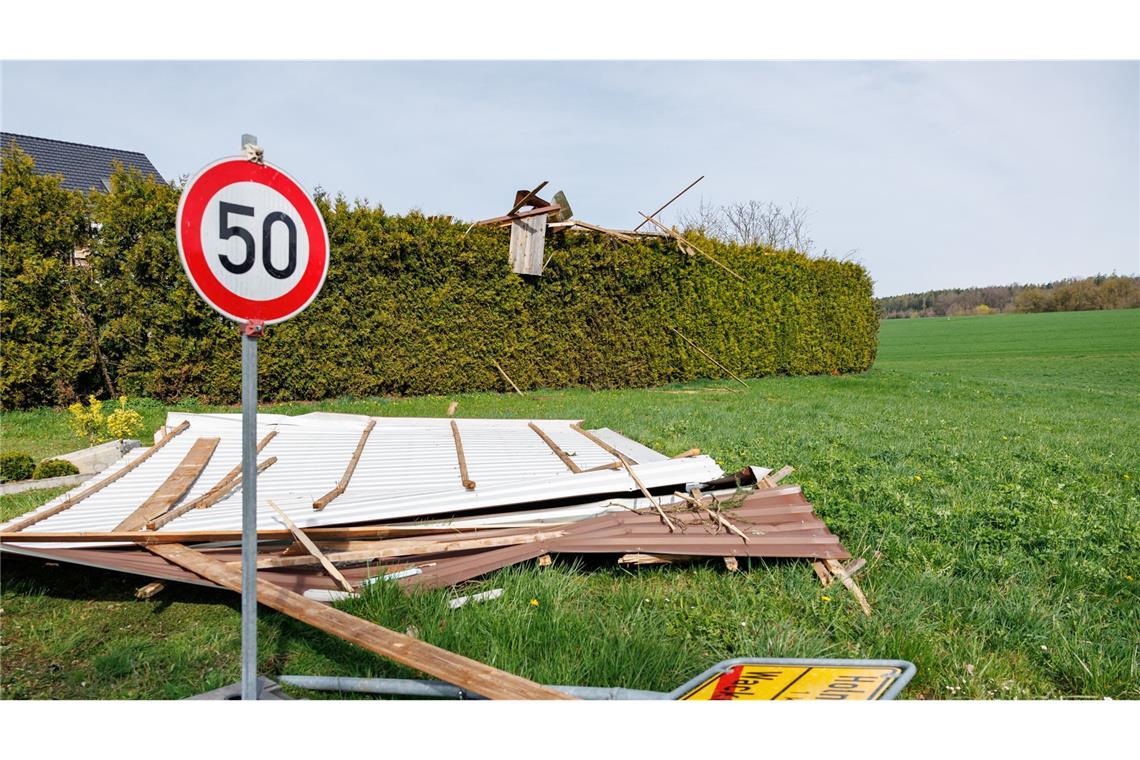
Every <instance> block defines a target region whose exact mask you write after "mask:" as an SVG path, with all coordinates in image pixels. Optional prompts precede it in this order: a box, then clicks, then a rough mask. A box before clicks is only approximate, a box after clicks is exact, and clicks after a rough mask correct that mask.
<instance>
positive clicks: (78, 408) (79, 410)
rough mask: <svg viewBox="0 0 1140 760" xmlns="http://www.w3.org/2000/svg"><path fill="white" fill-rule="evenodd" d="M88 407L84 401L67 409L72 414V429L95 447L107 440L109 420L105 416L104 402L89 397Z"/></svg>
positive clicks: (77, 402)
mask: <svg viewBox="0 0 1140 760" xmlns="http://www.w3.org/2000/svg"><path fill="white" fill-rule="evenodd" d="M87 401H88V402H89V405H88V406H84V405H83V402H82V401H76V402H75V403H74V404H72V405H71V406H69V407H67V411H68V413H69V414H71V420H70V422H71V429H72V431H73V432H74V433H75V434H76V435H77V436H79V437H80V438H86V439H87V442H88V443H89V444H91V445H92V446H94V445H95V444H97V443H99V442H100V441H105V440H107V437H106V432H105V431H106V428H107V419H106V418H105V417H104V416H103V402H102V401H100V400H99V399H97V398H95V397H94V396H88V397H87Z"/></svg>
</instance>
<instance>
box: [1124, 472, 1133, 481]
mask: <svg viewBox="0 0 1140 760" xmlns="http://www.w3.org/2000/svg"><path fill="white" fill-rule="evenodd" d="M1124 479H1125V480H1132V476H1131V475H1129V474H1128V473H1127V472H1126V473H1124Z"/></svg>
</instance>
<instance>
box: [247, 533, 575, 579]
mask: <svg viewBox="0 0 1140 760" xmlns="http://www.w3.org/2000/svg"><path fill="white" fill-rule="evenodd" d="M564 533H565V531H562V530H553V531H545V532H542V533H520V534H515V535H509V536H491V537H488V538H461V539H452V540H443V541H441V540H418V541H417V540H402V539H399V540H391V541H379V542H377V543H378V544H380V546H376V547H372V548H368V549H359V550H356V551H347V552H330V553H329V554H326V555H324V556H325V558H326V559H328V561H329V562H367V561H369V560H374V559H384V558H386V557H414V556H418V555H421V554H443V553H446V552H458V551H470V550H473V549H497V548H500V547H503V546H519V545H521V544H532V543H536V542H538V541H549V540H551V539H554V538H560V537H562V535H564ZM234 564H235V565H240V564H241V563H240V562H235V563H234ZM315 564H318V560H317V559H316V558H315V557H306V556H291V557H283V556H281V555H276V556H269V557H261V558H259V559H258V560H257V569H258V570H269V569H274V568H282V567H304V566H306V565H315Z"/></svg>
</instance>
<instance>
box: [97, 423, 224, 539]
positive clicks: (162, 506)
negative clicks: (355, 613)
mask: <svg viewBox="0 0 1140 760" xmlns="http://www.w3.org/2000/svg"><path fill="white" fill-rule="evenodd" d="M220 440H221V438H199V439H198V440H196V441H194V445H193V446H191V447H190V451H188V452H186V456H184V457H183V458H182V461H181V462H179V463H178V466H177V467H175V468H174V471H173V472H172V473H170V475H169V477H167V478H166V480H164V481H162V485H160V486H159V487H158V488H156V489H155V490H154V493H152V494H151V495H150V496H149V497H147V500H146V501H144V502H143V503H142V504H141V505H140V506H139V508H138V509H136V510H135V511H134V512H131V513H130V514H129V515H127V517H126V518H124V519H123V521H122V522H120V523H119V524H118V525H116V526H115V528H114V530H115V531H122V530H131V531H134V530H142V528H144V527H145V526H146V521H147V519H148V518H149V517H150V516H151V515H153V514H154V513H156V512H164V511H166V510H167V509H169V508H170V507H172V506H174V505H175V504H177V503H178V500H179V499H181V498H182V497H183V496H185V495H186V493H187V492H188V491H189V490H190V488H191V487H192V486H193V485H194V483H196V482H197V481H198V477H199V476H200V475H201V474H202V470H204V469H206V465H208V464H209V463H210V457H212V456H214V449H216V448H217V447H218V442H219V441H220Z"/></svg>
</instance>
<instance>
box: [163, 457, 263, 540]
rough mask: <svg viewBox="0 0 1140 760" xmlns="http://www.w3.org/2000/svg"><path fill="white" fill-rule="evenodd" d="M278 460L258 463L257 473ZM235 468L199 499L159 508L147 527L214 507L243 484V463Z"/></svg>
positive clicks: (164, 523)
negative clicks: (167, 507)
mask: <svg viewBox="0 0 1140 760" xmlns="http://www.w3.org/2000/svg"><path fill="white" fill-rule="evenodd" d="M276 462H277V457H269V458H268V459H266V460H265V461H263V462H261V463H260V464H258V465H257V474H258V475H260V474H261V473H262V472H264V471H265V470H267V469H268V468H270V467H272V466H273V465H274V463H276ZM235 469H236V470H237V475H234V474H233V473H234V470H230V472H229V473H228V474H227V475H226V477H224V478H222V479H221V480H219V481H218V483H217V484H216V485H215V486H214V487H213V488H211V489H210V490H209V491H207V492H206V493H204V494H202V495H201V496H199V497H198V498H197V499H191V500H190V501H186V502H183V503H181V504H179V505H178V506H176V507H173V508H171V509H160V510H157V511H156V512H155V514H153V515H151V517H150V518H149V519H148V520H147V521H146V529H147V530H158V529H159V528H161V527H162V526H163V525H166V524H167V523H169V522H171V521H172V520H175V519H177V518H179V517H181V516H182V515H184V514H186V513H187V512H190V511H192V510H195V509H206V508H207V507H212V506H213V505H214V504H217V503H218V502H219V501H221V500H222V499H224V498H226V497H227V496H229V495H230V494H231V493H233V491H234V489H236V488H238V487H239V486H240V485H241V465H240V464H239V465H238V466H237V467H236V468H235Z"/></svg>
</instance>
